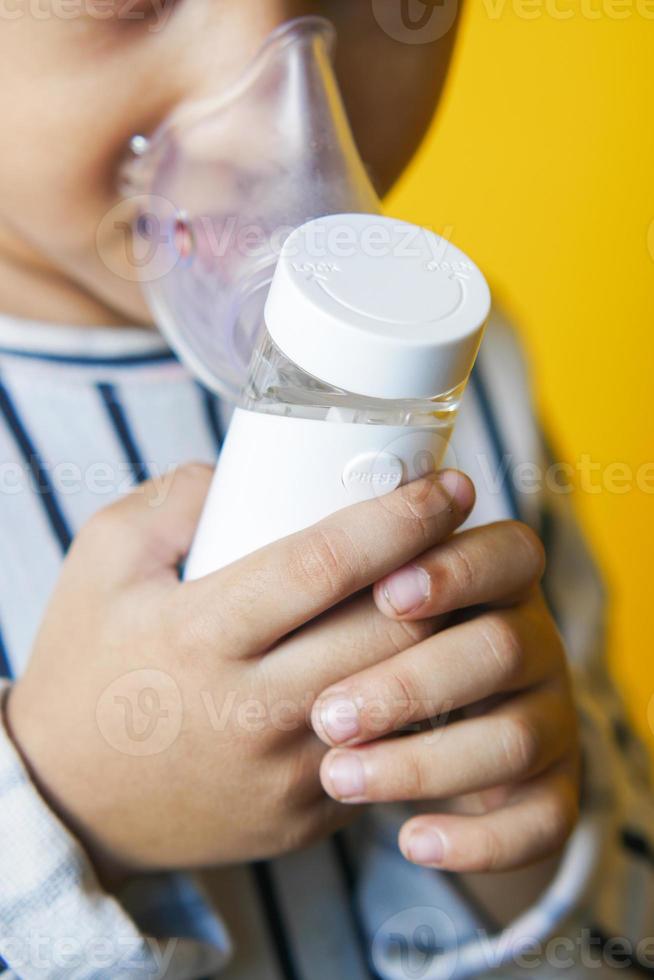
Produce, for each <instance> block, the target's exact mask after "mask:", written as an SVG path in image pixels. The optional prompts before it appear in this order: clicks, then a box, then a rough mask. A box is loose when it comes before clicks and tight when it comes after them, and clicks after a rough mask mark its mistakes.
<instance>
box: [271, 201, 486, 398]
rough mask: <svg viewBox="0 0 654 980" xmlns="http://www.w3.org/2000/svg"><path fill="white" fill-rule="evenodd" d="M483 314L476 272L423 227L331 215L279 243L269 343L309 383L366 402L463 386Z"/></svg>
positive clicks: (377, 217)
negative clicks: (341, 390)
mask: <svg viewBox="0 0 654 980" xmlns="http://www.w3.org/2000/svg"><path fill="white" fill-rule="evenodd" d="M489 309H490V292H489V289H488V285H487V283H486V280H485V279H484V277H483V275H482V273H481V272H480V271H479V269H478V268H477V266H476V265H475V264H474V263H473V262H471V261H470V259H469V258H468V257H467V255H464V253H463V252H461V251H460V250H459V249H458V248H456V246H454V245H452V244H451V243H450V242H448V241H447V240H446V239H444V238H441V237H440V236H439V235H435V234H434V233H433V232H431V231H427V230H426V229H425V228H420V227H419V226H417V225H411V224H408V223H407V222H405V221H397V220H395V219H392V218H385V217H381V216H380V215H366V214H336V215H330V216H329V217H325V218H317V219H315V220H314V221H309V222H307V223H306V224H305V225H302V226H301V227H300V228H296V229H295V231H293V232H292V233H291V234H290V235H289V237H288V238H287V240H286V242H285V243H284V247H283V249H282V252H281V255H280V258H279V262H278V263H277V268H276V270H275V275H274V277H273V281H272V284H271V287H270V292H269V294H268V299H267V302H266V306H265V314H264V315H265V321H266V326H267V327H268V331H269V333H270V336H271V337H272V339H273V340H274V342H275V343H276V344H277V346H278V347H279V348H280V350H281V351H282V352H283V353H284V354H285V355H286V356H287V357H288V358H289V359H290V360H291V361H294V362H295V364H297V365H298V366H299V367H301V368H302V369H303V370H304V371H307V372H308V373H309V374H312V375H313V376H314V377H316V378H318V379H320V380H321V381H324V382H325V383H327V384H330V385H333V386H335V387H337V388H344V389H345V390H346V391H351V392H353V393H356V394H360V395H367V396H369V397H371V398H432V397H434V396H436V395H440V394H444V393H445V392H447V391H450V390H451V389H452V388H455V387H457V385H459V384H461V383H462V382H464V381H465V380H466V378H467V377H468V374H469V373H470V370H471V368H472V365H473V364H474V360H475V356H476V354H477V349H478V347H479V343H480V341H481V337H482V333H483V330H484V325H485V322H486V319H487V317H488V313H489Z"/></svg>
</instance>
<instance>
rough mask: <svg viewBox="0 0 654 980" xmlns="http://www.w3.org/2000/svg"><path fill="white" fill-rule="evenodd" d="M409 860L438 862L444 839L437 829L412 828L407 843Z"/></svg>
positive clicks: (422, 862)
mask: <svg viewBox="0 0 654 980" xmlns="http://www.w3.org/2000/svg"><path fill="white" fill-rule="evenodd" d="M407 851H408V855H409V860H411V861H414V862H415V863H416V864H440V863H441V861H442V860H443V858H444V856H445V841H444V839H443V836H442V835H441V834H440V833H439V832H438V831H437V830H414V831H413V832H412V834H411V836H410V837H409V841H408V844H407Z"/></svg>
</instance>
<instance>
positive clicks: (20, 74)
mask: <svg viewBox="0 0 654 980" xmlns="http://www.w3.org/2000/svg"><path fill="white" fill-rule="evenodd" d="M382 6H383V5H382ZM391 6H392V4H391V0H389V3H388V5H387V9H388V10H390V9H391ZM403 6H406V5H403ZM455 6H456V5H455ZM323 7H324V11H323V12H324V13H325V14H327V15H328V16H329V17H330V18H331V19H333V20H334V21H335V22H336V25H337V28H338V30H339V35H340V47H339V51H338V62H337V65H338V69H339V75H340V77H341V80H342V85H343V88H344V92H345V96H346V100H347V102H348V106H349V109H350V113H351V117H352V120H353V123H354V128H355V133H356V136H357V139H358V142H359V145H360V147H361V149H362V152H363V156H364V159H365V160H366V162H367V163H368V164H369V166H370V169H371V173H372V174H373V175H374V177H375V180H376V182H377V186H378V188H379V189H380V191H384V190H386V189H387V188H388V187H389V186H390V185H391V184H392V182H393V180H394V179H395V178H396V177H397V175H398V174H399V173H400V171H401V170H402V168H403V166H404V165H405V163H406V162H407V160H408V159H409V158H410V156H411V154H412V152H413V150H414V148H415V146H416V144H417V142H418V141H419V139H420V137H421V135H422V134H423V132H424V130H425V128H426V126H427V125H428V122H429V120H430V118H431V116H432V114H433V111H434V107H435V104H436V102H437V99H438V95H439V92H440V89H441V86H442V83H443V80H444V78H445V75H446V71H447V64H448V58H449V53H450V49H451V45H452V42H453V36H454V27H451V28H450V29H449V30H448V31H446V32H445V33H444V35H443V36H442V37H440V38H438V39H436V40H434V41H429V42H427V43H425V44H423V45H411V44H406V43H403V41H402V40H397V39H395V38H393V37H391V36H390V35H389V34H388V33H386V32H385V31H384V30H383V29H382V26H381V24H382V22H383V21H384V18H380V17H379V10H380V9H381V7H380V4H379V3H375V4H373V7H372V8H371V7H370V6H369V5H368V4H363V3H358V2H357V3H353V2H349V3H338V2H334V3H331V4H327V3H325V4H322V5H321V4H308V3H307V4H302V3H280V2H273V0H241V2H240V3H239V4H234V3H232V4H228V3H226V2H225V0H179V2H177V3H175V4H174V5H171V6H170V7H168V8H156V7H155V6H152V7H149V6H148V4H147V0H143V2H141V3H139V4H137V5H136V6H135V5H134V4H132V3H125V2H124V0H122V2H121V0H103V2H102V3H101V2H100V0H87V2H86V3H85V4H84V5H81V4H80V7H79V9H75V10H72V13H71V7H70V6H68V7H66V10H65V11H64V10H63V8H62V9H59V8H54V7H52V8H44V9H42V10H40V11H36V10H35V9H32V8H30V10H27V9H22V8H17V9H16V11H14V13H17V16H12V17H8V18H7V21H6V23H5V25H4V26H3V31H2V34H1V35H0V45H2V61H1V63H2V66H3V72H4V74H5V78H4V84H3V85H2V86H1V87H0V92H1V93H2V94H1V95H0V99H1V100H2V118H3V120H4V131H5V134H7V135H6V138H5V145H4V147H3V154H2V158H1V159H0V186H1V187H2V194H1V195H0V201H1V204H0V209H1V210H0V221H1V224H0V301H1V302H2V308H3V310H4V316H3V318H2V320H1V322H0V346H1V347H2V354H1V358H0V440H1V444H2V460H3V464H4V470H3V490H4V493H3V498H2V512H1V515H0V521H1V526H2V549H3V554H2V559H3V560H2V566H1V568H2V589H1V592H0V624H1V629H2V648H1V649H2V659H3V664H4V673H5V674H6V676H7V678H8V680H7V683H6V684H5V685H4V688H3V694H4V720H5V729H4V730H3V733H2V738H1V740H0V829H1V830H2V841H3V844H2V885H1V887H0V922H1V923H2V928H1V930H0V954H1V955H2V956H3V958H4V961H5V968H6V971H7V974H8V975H9V976H19V977H24V978H28V980H29V978H32V977H53V978H55V977H62V978H63V977H66V978H71V977H74V978H80V980H81V978H84V980H86V978H91V977H98V976H101V977H138V976H148V975H159V976H164V975H165V976H167V977H179V978H182V977H188V978H193V977H202V976H208V975H219V976H221V977H247V978H253V980H255V978H263V977H287V978H300V977H306V978H312V980H320V978H325V980H326V978H334V977H339V978H340V977H343V978H348V980H349V978H352V980H358V978H360V977H369V976H380V977H383V978H386V977H389V978H390V977H409V976H439V977H441V976H447V977H450V976H480V975H483V974H485V973H487V972H490V971H491V970H493V969H497V968H499V967H501V968H503V970H504V975H514V973H518V972H522V971H523V970H530V971H531V972H532V973H537V974H538V975H541V976H551V973H552V968H553V967H562V968H564V969H567V971H568V972H569V973H571V974H572V975H573V976H585V975H586V972H588V973H589V975H593V976H597V975H598V973H597V970H598V968H599V969H600V970H604V969H606V970H608V969H611V968H613V967H615V966H620V967H622V968H624V967H633V968H634V969H635V970H640V971H641V972H642V970H647V969H648V968H649V969H651V967H652V964H651V963H648V962H647V957H648V955H649V956H651V950H650V949H649V947H648V946H647V944H646V943H645V944H644V943H643V940H645V939H646V938H647V936H648V934H649V933H648V928H649V923H650V922H651V920H652V902H653V897H652V876H651V849H650V847H649V845H648V843H647V837H646V831H647V830H648V821H649V817H650V812H651V809H650V797H649V790H648V788H647V786H646V783H645V781H644V779H643V777H642V772H643V767H642V759H641V754H640V749H639V747H638V745H637V744H635V743H634V741H633V739H632V737H631V735H630V734H629V732H628V729H627V728H626V727H625V724H624V721H623V719H622V714H621V710H620V705H619V703H618V701H617V699H616V697H615V695H614V694H613V693H612V691H611V689H610V687H609V686H608V683H607V681H606V676H605V673H604V668H603V664H602V661H601V655H602V649H601V648H602V635H601V621H602V604H603V600H602V595H601V591H600V589H599V587H598V583H597V579H596V576H595V574H594V572H593V569H592V566H590V565H589V563H588V561H587V559H586V557H585V552H584V549H583V545H582V543H581V542H580V540H579V537H578V535H577V532H576V530H575V528H574V526H573V524H572V523H571V519H570V516H569V514H568V512H567V510H566V509H565V508H564V507H562V506H561V501H562V497H561V496H557V495H556V494H555V493H553V492H552V491H551V490H550V491H549V492H548V491H547V487H546V485H545V483H543V486H542V487H541V492H540V493H539V494H538V496H535V495H534V494H532V493H530V494H526V493H525V494H523V495H521V494H520V493H519V492H517V491H516V489H515V487H514V485H513V483H512V482H511V479H510V478H508V479H505V480H504V481H502V480H500V484H499V486H494V485H493V481H492V480H490V479H489V469H488V465H487V466H483V465H480V460H481V461H482V462H483V461H485V463H486V464H489V465H490V469H491V471H492V472H498V471H499V472H501V470H502V462H503V460H504V458H505V454H506V453H509V454H510V458H511V459H512V460H513V461H515V463H520V462H522V461H533V462H535V463H537V464H539V465H541V466H543V467H545V466H546V465H547V463H546V461H545V460H544V458H543V451H542V448H541V445H540V442H539V438H538V434H537V432H536V430H535V428H534V426H533V425H532V423H531V422H530V420H529V406H528V394H527V390H526V382H525V375H524V369H523V366H522V364H521V362H520V358H519V355H518V354H517V353H516V350H515V347H514V342H513V339H512V337H511V335H510V333H509V331H508V330H507V328H506V327H504V326H503V325H502V323H501V322H500V321H499V320H498V319H497V318H495V319H494V320H493V322H492V324H491V326H490V328H489V331H488V335H487V339H486V341H485V344H484V350H483V354H482V357H481V362H480V364H479V366H478V369H476V372H475V375H474V377H473V380H472V382H471V388H470V391H469V393H468V396H467V398H466V401H465V404H464V408H463V411H462V415H461V418H460V421H459V424H458V428H457V432H456V438H455V444H454V448H455V452H456V458H457V462H458V465H459V467H460V469H462V470H464V471H466V472H467V473H469V474H470V475H471V476H472V477H473V482H474V484H475V485H476V493H477V500H476V503H475V491H474V489H473V484H472V483H471V482H470V480H469V479H468V478H467V477H466V476H463V475H462V473H460V472H457V471H455V470H447V471H445V472H444V473H442V474H440V475H439V476H438V477H437V479H435V480H425V481H419V482H418V483H417V484H413V485H410V486H408V487H406V488H403V489H400V490H398V491H396V492H395V493H394V494H392V495H391V496H389V497H387V498H385V500H384V506H380V505H379V502H378V501H373V502H371V503H366V504H363V505H357V506H356V507H353V508H350V509H347V510H345V511H342V512H340V513H339V514H336V515H334V516H333V517H332V518H330V519H328V520H327V521H325V522H323V524H322V525H319V526H317V527H316V528H311V529H309V530H308V531H306V532H303V533H301V534H300V535H297V536H295V537H293V538H290V539H287V540H285V541H282V542H279V543H277V544H275V545H272V546H270V547H269V548H266V549H264V550H262V551H261V552H259V553H257V555H255V556H251V557H248V558H246V559H244V560H243V561H242V562H238V563H236V564H235V565H233V566H231V567H229V568H226V569H224V570H222V571H220V572H218V573H216V574H214V575H212V576H208V577H207V578H205V579H202V580H199V581H197V582H192V583H190V582H189V583H180V581H179V578H178V574H177V570H178V567H179V564H180V562H181V561H182V560H183V558H184V556H185V554H186V553H187V551H188V548H189V545H190V542H191V539H192V535H193V531H194V528H195V526H196V523H197V519H198V516H199V513H200V510H201V507H202V503H203V500H204V496H205V494H206V491H207V487H208V480H209V478H210V469H209V467H208V466H207V465H206V464H207V463H209V462H210V461H211V460H213V458H214V457H215V453H216V450H217V448H218V447H219V440H220V425H219V410H218V409H219V407H218V406H217V405H216V404H215V401H214V399H213V397H212V396H210V395H208V394H207V393H205V392H203V391H202V390H201V389H200V388H199V387H198V386H197V385H196V384H195V383H194V382H193V381H192V380H191V379H190V377H189V376H188V374H187V373H186V371H185V370H184V369H183V368H182V367H181V365H180V364H179V363H178V362H177V361H176V360H175V358H174V357H173V356H172V355H171V353H170V352H169V351H168V350H167V348H166V347H165V345H164V344H163V342H162V341H161V340H160V339H159V338H158V337H157V335H156V334H155V333H154V332H153V331H152V330H151V329H150V328H149V326H148V316H147V312H146V310H145V308H144V305H143V302H142V299H141V297H140V294H139V291H138V287H137V286H136V285H134V284H131V283H130V282H129V277H128V276H127V275H125V276H120V275H117V274H116V272H115V269H116V261H118V259H116V255H118V252H119V248H120V246H121V244H122V240H119V239H121V232H120V231H119V230H117V229H114V231H113V232H112V230H111V228H110V229H109V231H107V225H106V223H105V224H103V223H102V218H103V216H104V215H105V214H106V213H107V212H108V211H109V210H110V209H111V208H112V207H114V206H115V204H116V202H117V193H116V191H115V176H116V168H117V162H118V161H119V160H120V157H121V154H122V152H123V150H124V146H125V143H126V141H127V140H128V138H129V136H130V135H131V134H133V133H137V132H148V131H150V130H151V129H152V128H153V127H154V126H155V125H156V123H157V122H158V121H159V120H160V119H162V118H163V116H164V115H165V114H166V113H167V112H168V111H170V109H171V108H172V107H174V106H175V105H177V104H178V103H180V102H182V101H184V100H192V99H199V98H202V97H203V96H206V95H207V94H212V93H215V92H217V91H220V90H221V89H222V88H224V87H225V86H226V85H228V84H229V83H230V82H231V81H232V80H233V79H234V77H235V76H237V75H238V73H239V72H240V70H241V69H242V68H243V66H244V65H245V64H247V62H248V60H249V59H250V58H251V56H252V55H253V53H254V52H255V50H256V48H257V47H258V45H259V44H260V42H261V41H262V39H263V38H264V37H265V36H266V35H267V33H268V32H269V31H270V29H272V28H273V27H274V26H275V25H276V24H278V23H279V22H281V21H283V20H285V19H287V18H288V17H291V16H295V15H297V14H300V13H304V12H316V10H318V11H319V12H320V10H321V9H322V8H323ZM98 228H101V229H103V231H102V235H103V236H104V237H102V239H101V241H100V242H99V243H98V244H99V248H96V231H97V229H98ZM114 232H115V234H114ZM109 254H111V255H113V256H114V259H116V261H112V262H107V261H106V257H107V255H109ZM101 255H102V256H104V259H105V260H104V261H103V260H102V259H101V257H100V256H101ZM110 268H111V269H112V270H114V271H113V272H112V271H110ZM128 323H129V324H132V326H126V324H128ZM499 392H502V400H501V401H498V397H497V396H498V393H499ZM182 464H183V465H182ZM174 466H178V467H179V468H178V469H177V470H176V471H175V472H174V474H173V475H172V477H171V476H168V477H166V476H165V475H164V474H165V473H166V471H168V470H169V469H170V468H171V467H174ZM543 472H544V471H543ZM134 485H136V489H135V490H134V491H133V492H132V493H129V494H126V493H125V490H126V488H127V487H129V486H134ZM261 492H262V493H265V484H264V482H263V481H262V490H261ZM112 501H113V502H112ZM108 504H109V506H106V505H108ZM471 513H472V516H471V517H470V519H469V520H468V517H469V515H471ZM466 521H467V523H466V528H465V530H463V531H462V532H461V533H460V534H458V535H456V536H455V537H452V534H453V532H454V531H455V530H457V528H459V527H460V526H461V525H462V524H463V523H464V522H466ZM537 535H540V536H541V537H542V538H544V539H546V545H547V552H548V559H549V562H548V569H547V572H546V574H545V577H544V578H543V590H542V591H541V589H540V588H539V581H540V580H541V577H542V575H543V550H542V546H541V544H540V543H539V540H538V536H537ZM64 557H65V561H64ZM543 594H545V595H546V596H547V600H548V602H547V603H546V602H545V600H544V598H543ZM553 614H555V615H556V618H557V622H558V625H559V627H560V629H561V631H562V634H563V637H564V639H565V650H564V645H563V643H562V641H561V638H560V635H559V632H558V631H557V628H556V626H555V624H554V618H553ZM571 675H572V676H574V680H575V688H574V693H573V685H572V680H571ZM439 714H441V715H442V716H443V717H442V719H441V720H442V722H443V724H442V726H441V727H439V728H438V730H432V729H431V728H430V727H429V726H427V728H425V723H426V722H428V720H429V719H430V718H433V717H434V716H435V715H439ZM408 723H411V724H412V725H413V730H412V731H410V732H408V733H405V734H404V735H403V736H401V737H400V735H399V732H400V730H402V729H403V728H405V727H406V725H407V724H408ZM582 751H583V767H582V766H581V765H580V759H581V758H582ZM582 771H583V779H582ZM381 802H387V803H388V802H392V803H393V805H392V806H387V807H380V806H374V805H373V806H370V805H369V804H376V803H381ZM579 808H581V818H580V820H579V822H578V823H577V817H578V810H579ZM575 825H576V829H575ZM570 835H572V836H570ZM568 839H569V840H568ZM398 841H399V849H398V846H397V845H398ZM566 841H568V842H567V843H566ZM188 868H193V869H197V871H198V872H200V871H202V872H203V883H202V884H201V883H200V882H199V881H197V880H195V879H194V880H192V879H191V878H190V877H188V876H186V875H183V874H180V873H179V872H180V871H181V870H182V869H188ZM208 869H212V870H211V871H209V870H208ZM520 869H522V870H520ZM488 871H494V872H501V874H495V875H492V876H487V875H485V874H483V873H484V872H488ZM444 872H454V873H455V874H445V873H444ZM636 899H637V901H636ZM616 939H619V940H620V942H619V943H616ZM599 975H601V973H600V974H599Z"/></svg>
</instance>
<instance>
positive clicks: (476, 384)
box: [470, 364, 520, 520]
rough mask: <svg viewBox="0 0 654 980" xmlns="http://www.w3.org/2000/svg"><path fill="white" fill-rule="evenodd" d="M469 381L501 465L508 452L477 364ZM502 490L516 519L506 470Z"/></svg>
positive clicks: (517, 512)
mask: <svg viewBox="0 0 654 980" xmlns="http://www.w3.org/2000/svg"><path fill="white" fill-rule="evenodd" d="M470 383H471V385H472V388H473V391H474V392H475V395H476V397H477V402H478V404H479V408H480V410H481V414H482V416H483V419H484V422H485V424H486V429H487V431H488V437H489V439H490V441H491V444H492V446H493V450H494V452H495V455H496V457H497V464H498V466H501V465H502V463H503V461H504V460H505V459H506V458H507V455H508V454H507V452H506V449H505V446H504V442H503V440H502V435H501V433H500V428H499V425H498V422H497V418H496V416H495V412H494V411H493V407H492V403H491V400H490V397H489V394H488V390H487V388H486V383H485V381H484V379H483V377H482V374H481V370H480V368H479V364H477V366H476V367H475V368H474V370H473V372H472V374H471V375H470ZM502 490H503V492H504V496H505V497H506V501H507V503H508V505H509V510H510V512H511V516H512V517H513V518H515V519H516V520H518V519H519V517H520V507H519V506H518V498H517V496H516V492H515V487H514V486H513V483H512V481H511V477H510V474H509V473H508V472H507V473H506V475H505V477H504V479H503V480H502Z"/></svg>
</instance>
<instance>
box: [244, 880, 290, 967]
mask: <svg viewBox="0 0 654 980" xmlns="http://www.w3.org/2000/svg"><path fill="white" fill-rule="evenodd" d="M252 870H253V872H254V877H255V879H256V883H257V888H258V890H259V895H260V898H261V904H262V906H263V910H264V912H265V916H266V920H267V923H268V930H269V932H270V937H271V939H272V941H273V943H274V946H275V951H276V953H277V961H278V963H279V966H280V968H281V971H282V975H283V976H284V978H285V980H300V973H299V971H298V969H297V967H296V965H295V962H294V959H293V954H292V952H291V947H290V944H289V941H288V936H287V935H286V929H285V927H284V920H283V918H282V913H281V910H280V904H279V901H278V898H277V895H276V893H275V884H274V882H273V879H272V875H271V873H270V868H269V867H268V864H267V862H266V861H256V862H254V863H253V864H252Z"/></svg>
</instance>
